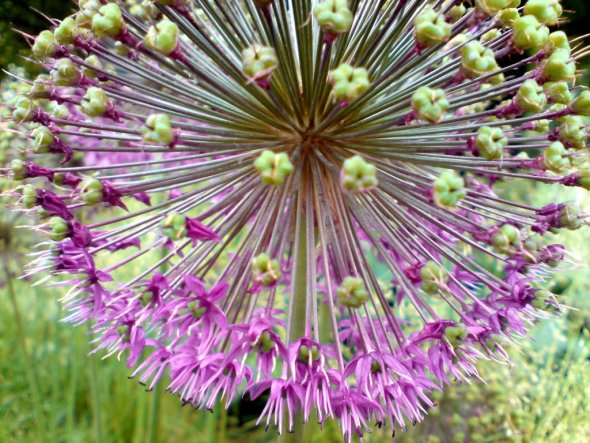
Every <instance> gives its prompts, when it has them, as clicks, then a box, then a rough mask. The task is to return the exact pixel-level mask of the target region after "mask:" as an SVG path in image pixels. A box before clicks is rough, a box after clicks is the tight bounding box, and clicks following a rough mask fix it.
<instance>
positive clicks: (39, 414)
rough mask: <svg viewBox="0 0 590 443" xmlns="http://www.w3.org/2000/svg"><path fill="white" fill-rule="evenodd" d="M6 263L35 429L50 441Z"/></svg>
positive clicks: (7, 281) (6, 274)
mask: <svg viewBox="0 0 590 443" xmlns="http://www.w3.org/2000/svg"><path fill="white" fill-rule="evenodd" d="M3 263H4V274H5V277H6V288H7V291H8V297H9V298H10V304H11V305H12V310H13V314H14V321H15V324H16V332H17V333H16V335H17V337H16V339H17V341H18V348H19V349H20V352H21V358H22V359H23V363H24V366H25V371H26V376H27V379H28V380H29V386H30V387H31V389H30V391H31V398H32V399H33V409H34V411H35V427H36V428H37V432H38V435H39V437H40V438H41V440H42V441H48V440H47V438H46V435H45V430H46V429H47V427H46V423H45V416H44V415H43V409H42V407H41V395H40V391H39V374H38V372H37V364H36V362H35V361H34V359H33V357H32V355H31V354H30V352H29V351H28V347H27V342H26V340H25V337H26V335H25V328H24V325H23V320H22V316H21V313H20V308H19V306H18V299H17V297H16V291H15V290H14V282H13V280H12V275H11V274H10V271H9V269H8V262H7V261H5V260H3Z"/></svg>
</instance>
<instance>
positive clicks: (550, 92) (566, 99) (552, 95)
mask: <svg viewBox="0 0 590 443" xmlns="http://www.w3.org/2000/svg"><path fill="white" fill-rule="evenodd" d="M543 90H544V91H545V95H547V97H549V99H551V101H552V102H554V103H561V104H562V105H568V104H570V102H571V101H572V93H571V91H570V87H569V85H568V84H567V82H547V83H545V84H544V85H543Z"/></svg>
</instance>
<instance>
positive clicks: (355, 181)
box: [340, 155, 378, 192]
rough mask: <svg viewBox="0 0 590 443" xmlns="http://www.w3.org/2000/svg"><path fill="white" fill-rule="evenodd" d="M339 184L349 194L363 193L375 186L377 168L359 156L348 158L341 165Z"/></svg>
mask: <svg viewBox="0 0 590 443" xmlns="http://www.w3.org/2000/svg"><path fill="white" fill-rule="evenodd" d="M340 183H341V184H342V187H343V188H344V189H347V190H349V191H351V192H365V191H368V190H370V189H373V188H374V187H375V186H377V183H378V182H377V168H375V166H374V165H372V164H371V163H368V162H367V161H366V160H365V159H364V158H362V157H361V156H359V155H355V156H354V157H351V158H348V159H346V160H345V161H344V164H343V165H342V171H341V173H340Z"/></svg>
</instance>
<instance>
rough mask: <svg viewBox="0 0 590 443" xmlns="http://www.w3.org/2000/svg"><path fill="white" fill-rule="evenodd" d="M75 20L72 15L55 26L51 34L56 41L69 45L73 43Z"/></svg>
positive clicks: (75, 30)
mask: <svg viewBox="0 0 590 443" xmlns="http://www.w3.org/2000/svg"><path fill="white" fill-rule="evenodd" d="M76 28H77V26H76V21H75V20H74V18H73V17H66V18H65V19H64V20H63V21H62V22H61V23H60V24H59V26H58V27H57V28H55V30H54V31H53V35H54V36H55V39H56V40H57V42H58V43H61V44H62V45H69V44H72V43H74V39H75V38H76V32H77V29H76Z"/></svg>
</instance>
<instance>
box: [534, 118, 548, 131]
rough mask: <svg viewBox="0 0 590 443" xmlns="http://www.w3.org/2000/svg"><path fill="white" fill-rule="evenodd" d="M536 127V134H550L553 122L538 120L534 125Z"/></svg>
mask: <svg viewBox="0 0 590 443" xmlns="http://www.w3.org/2000/svg"><path fill="white" fill-rule="evenodd" d="M534 125H535V127H534V129H533V130H534V131H535V132H544V133H546V132H549V129H550V125H551V121H549V120H547V119H542V120H537V121H536V122H535V123H534Z"/></svg>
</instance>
